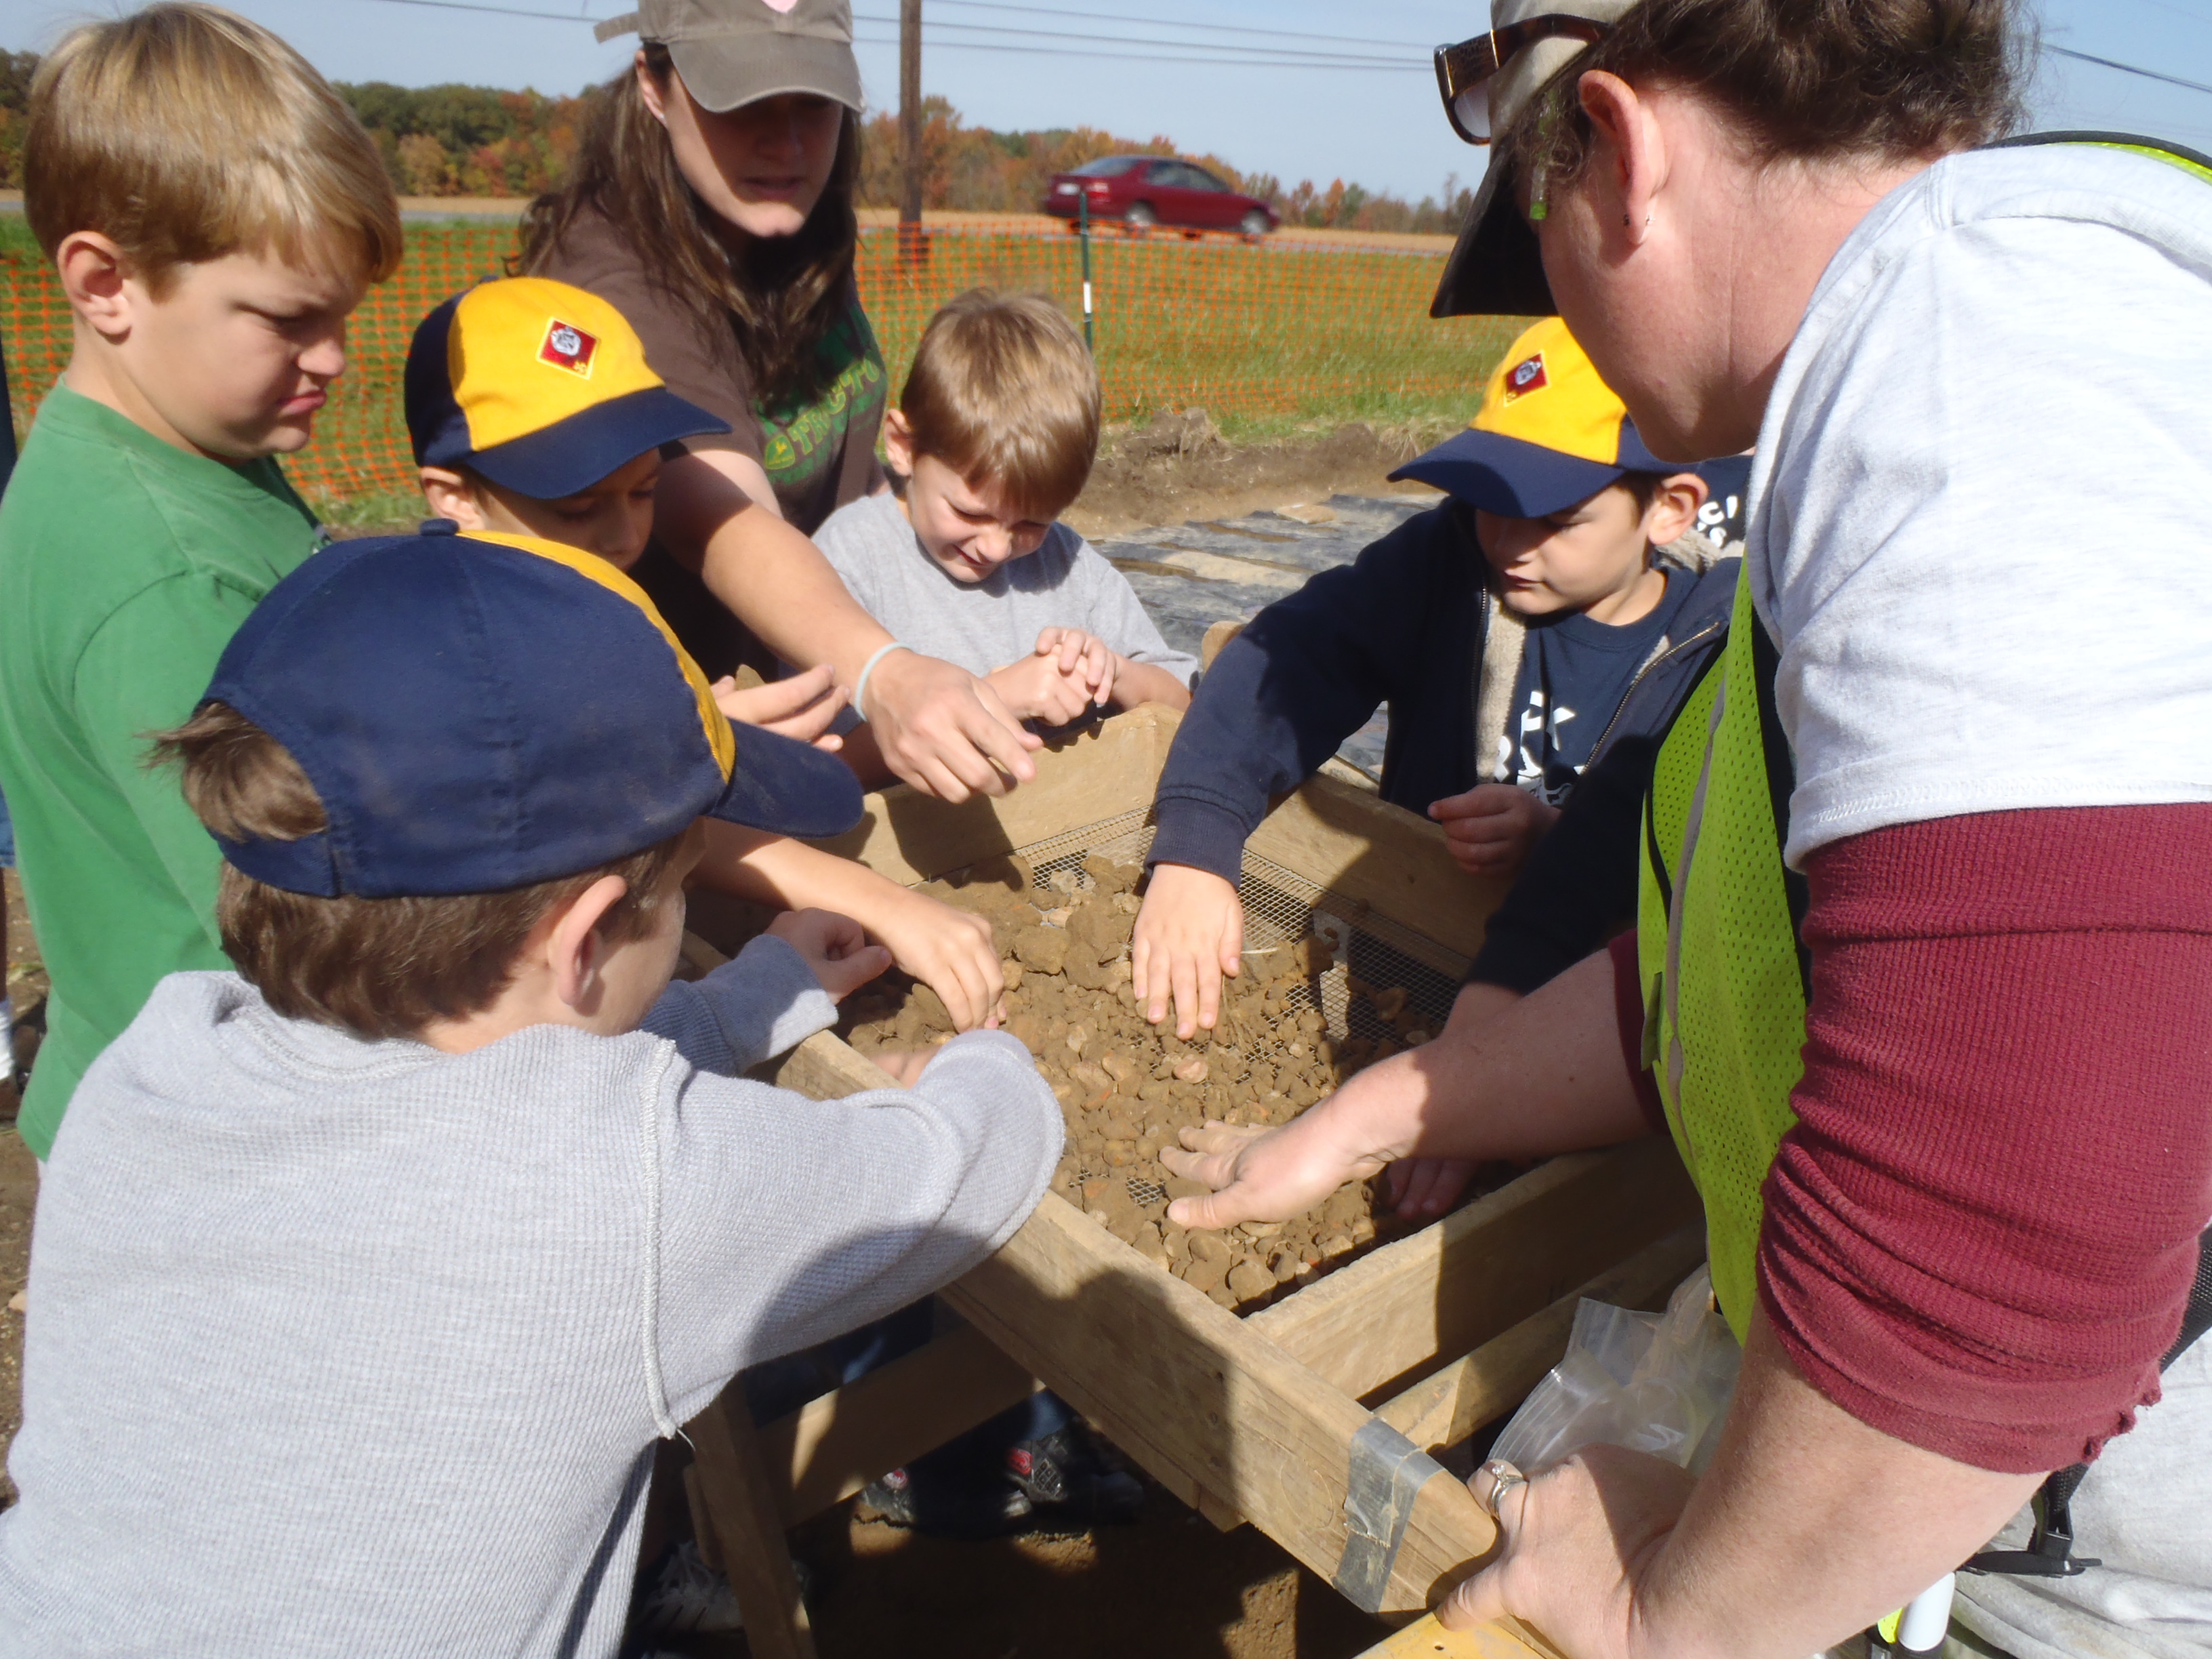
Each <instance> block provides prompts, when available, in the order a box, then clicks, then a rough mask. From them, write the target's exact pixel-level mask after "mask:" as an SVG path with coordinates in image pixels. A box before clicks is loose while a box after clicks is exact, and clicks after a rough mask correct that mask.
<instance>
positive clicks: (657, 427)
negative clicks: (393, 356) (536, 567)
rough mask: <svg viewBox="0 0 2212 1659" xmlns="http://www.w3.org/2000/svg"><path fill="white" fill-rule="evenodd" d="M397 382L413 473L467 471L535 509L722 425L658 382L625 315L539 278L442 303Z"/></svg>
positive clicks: (494, 285)
mask: <svg viewBox="0 0 2212 1659" xmlns="http://www.w3.org/2000/svg"><path fill="white" fill-rule="evenodd" d="M404 380H405V392H406V404H407V436H408V440H409V441H410V443H411V444H412V446H413V447H414V451H415V464H416V465H417V466H444V467H464V466H465V467H467V468H468V469H469V470H470V471H473V472H477V473H480V474H482V475H483V477H487V478H489V479H490V480H491V481H492V482H493V483H495V484H499V485H501V487H503V488H505V489H512V490H513V491H514V492H515V493H516V494H517V495H525V496H527V497H529V498H530V499H531V500H532V501H559V500H561V499H562V497H564V496H568V495H576V494H578V493H579V492H580V491H582V490H585V489H590V488H591V487H592V485H593V484H595V483H599V480H600V479H602V478H604V477H606V476H607V475H608V474H609V473H611V472H613V471H617V469H619V468H621V467H624V466H627V465H629V464H630V463H631V462H632V461H634V460H635V459H637V458H638V457H639V456H641V455H642V454H645V453H647V451H649V450H656V449H659V448H662V447H664V446H665V445H668V444H672V443H675V442H678V441H680V440H682V439H684V438H691V437H696V436H699V435H701V434H703V433H710V432H727V431H728V430H729V429H730V427H729V422H726V421H723V420H719V419H717V418H716V417H715V416H712V415H709V414H708V412H707V411H706V410H703V409H702V408H700V407H699V406H698V405H697V404H692V403H687V402H686V401H684V399H683V398H679V397H678V396H677V395H676V394H675V393H674V392H671V391H669V390H668V388H667V387H666V386H664V385H663V384H662V383H661V380H660V377H659V375H658V374H654V373H653V368H652V366H651V365H650V364H648V363H647V362H646V360H645V347H644V344H643V343H641V341H640V340H639V339H638V337H637V331H636V330H635V329H634V328H632V327H631V326H630V325H629V321H628V319H625V318H624V317H623V314H622V313H621V312H619V311H617V310H616V309H615V307H612V306H611V305H609V304H608V303H607V302H606V301H605V300H602V299H600V298H599V296H598V295H595V294H591V293H587V292H586V291H585V290H584V289H580V288H574V287H572V286H570V285H569V284H568V283H556V282H554V281H552V280H551V279H550V278H548V277H544V276H510V277H505V278H502V279H500V280H497V281H494V282H487V283H478V284H477V286H476V287H474V288H472V289H469V290H468V291H467V292H465V293H463V294H457V295H454V296H453V298H452V299H450V300H448V301H446V302H445V303H444V304H443V305H441V306H440V307H438V308H437V309H436V310H435V311H433V312H432V313H430V314H429V315H428V316H427V317H425V318H424V319H422V322H421V323H420V324H418V325H416V330H415V338H414V341H413V343H411V344H410V346H409V347H408V349H407V368H406V373H405V376H404Z"/></svg>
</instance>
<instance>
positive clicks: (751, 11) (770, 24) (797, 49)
mask: <svg viewBox="0 0 2212 1659" xmlns="http://www.w3.org/2000/svg"><path fill="white" fill-rule="evenodd" d="M592 33H593V34H595V35H596V36H597V37H598V38H599V39H600V40H613V39H614V38H615V37H616V36H617V35H618V34H632V33H635V34H636V35H637V36H638V37H639V38H640V39H641V40H648V41H653V42H655V43H657V44H659V45H661V46H666V47H667V48H668V51H669V53H670V55H671V57H673V58H675V60H676V72H677V73H678V75H681V76H683V77H684V88H685V89H686V90H688V91H689V92H690V94H691V95H692V96H693V97H694V98H696V99H697V100H699V102H700V103H701V105H702V106H704V107H706V108H708V109H710V110H714V111H715V112H717V113H720V112H722V111H724V110H732V109H736V108H738V106H740V105H743V104H752V103H757V102H759V101H760V100H762V99H763V98H773V97H775V96H776V95H777V94H780V93H793V92H804V93H812V94H815V95H817V97H822V98H829V99H834V100H836V102H838V103H841V104H842V105H844V106H845V107H846V108H847V109H849V110H855V111H857V110H858V109H859V108H860V64H859V62H858V61H857V60H856V59H855V58H854V56H853V8H852V4H851V0H643V3H641V5H640V6H639V7H638V9H636V10H635V11H634V12H631V13H629V14H628V15H625V16H622V17H610V18H609V19H607V21H605V22H604V23H601V24H600V25H599V27H597V28H595V29H594V30H592Z"/></svg>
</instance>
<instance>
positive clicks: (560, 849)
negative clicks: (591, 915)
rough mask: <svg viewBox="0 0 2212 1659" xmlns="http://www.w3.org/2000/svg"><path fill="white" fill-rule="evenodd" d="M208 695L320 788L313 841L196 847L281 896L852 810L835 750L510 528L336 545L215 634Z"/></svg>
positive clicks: (477, 880)
mask: <svg viewBox="0 0 2212 1659" xmlns="http://www.w3.org/2000/svg"><path fill="white" fill-rule="evenodd" d="M443 523H444V521H442V520H435V521H434V526H435V525H442V524H443ZM209 702H222V703H227V704H228V705H229V706H230V707H231V708H234V709H236V710H237V711H238V712H239V713H240V714H243V715H245V716H246V719H248V720H252V722H253V723H254V724H255V725H257V726H260V727H261V728H262V730H264V731H265V732H268V733H269V735H270V736H271V737H272V738H276V741H277V742H279V743H281V744H283V745H284V747H285V748H286V749H287V750H289V751H290V752H291V755H292V757H293V758H294V759H295V760H296V761H298V762H299V763H300V766H301V769H302V770H303V771H305V772H306V773H307V779H308V781H309V782H311V783H313V785H314V787H315V793H317V794H319V795H320V796H321V797H322V801H323V808H324V811H325V812H326V813H327V814H328V816H329V819H330V827H329V829H326V830H324V831H321V832H319V833H318V834H315V835H312V836H302V837H301V838H300V839H298V840H295V841H277V840H267V839H255V840H248V841H229V840H225V839H224V838H222V837H221V836H217V837H216V840H217V842H218V843H219V844H220V845H221V847H222V855H223V857H224V858H225V859H226V860H228V861H229V862H230V863H231V864H232V865H233V866H235V867H236V868H238V869H240V870H241V871H243V872H245V873H246V874H247V875H249V876H252V878H254V879H255V880H257V881H260V882H264V883H266V884H268V885H270V886H271V887H280V888H283V890H286V891H287V892H293V893H311V894H315V895H318V896H322V897H325V898H334V897H337V896H339V895H340V894H346V893H351V894H357V895H360V896H362V897H365V898H397V897H402V896H415V897H422V896H435V895H441V894H455V893H492V892H501V891H505V890H507V889H509V888H514V887H525V886H529V885H531V884H535V883H538V882H543V881H555V880H558V879H559V878H562V877H563V876H572V875H575V874H577V873H578V872H581V871H585V870H590V869H593V868H595V867H597V866H600V865H604V864H608V863H611V862H612V861H613V860H617V859H622V858H627V857H629V855H630V854H634V853H639V852H642V851H643V850H645V849H646V848H648V847H651V846H653V845H654V844H655V843H657V842H661V841H664V840H665V839H667V838H668V837H669V836H673V835H676V834H678V833H679V832H680V831H682V830H683V829H685V828H686V827H687V826H688V825H689V824H690V823H691V821H692V820H693V819H695V818H697V817H714V818H721V819H724V820H726V822H728V823H741V824H746V825H749V826H750V827H751V828H753V829H767V830H771V831H774V832H775V833H778V834H781V835H793V836H831V835H839V834H842V832H843V831H845V830H847V829H851V828H852V827H853V825H854V824H855V823H858V822H859V821H860V811H861V808H860V783H859V781H857V780H856V779H855V778H854V775H853V773H852V771H851V769H849V768H848V767H847V766H846V765H845V763H843V762H842V761H841V760H839V759H838V758H837V757H836V756H835V755H831V754H828V753H825V752H824V751H823V750H819V749H815V748H812V747H810V746H809V745H807V744H803V743H798V742H794V741H793V739H791V738H783V737H778V736H777V735H775V733H774V732H764V731H763V730H761V729H760V728H759V727H758V726H742V725H737V724H733V723H732V721H731V720H728V719H727V718H726V717H725V716H724V715H723V714H722V712H721V710H720V709H719V708H716V707H715V706H714V696H713V694H712V693H711V692H710V691H709V690H708V685H707V677H706V676H705V675H704V674H702V672H700V671H699V665H697V664H696V663H695V662H693V661H692V660H691V659H690V657H689V656H688V655H686V654H685V653H684V648H683V647H681V646H679V645H678V644H677V642H676V636H675V635H673V634H671V632H670V631H669V629H668V624H667V623H665V622H663V621H662V620H661V618H660V613H659V611H655V610H654V609H653V602H652V601H651V600H650V599H647V598H646V596H645V594H644V592H642V591H641V589H640V588H639V587H638V586H637V584H636V583H635V582H633V581H631V580H630V579H629V577H627V576H625V575H623V574H622V573H621V572H620V571H619V570H617V569H616V568H614V567H613V566H612V565H611V564H609V563H607V562H606V561H605V560H604V559H599V558H594V557H593V556H592V555H590V554H588V553H580V552H578V551H576V550H574V549H573V548H567V547H562V546H561V545H560V544H558V543H556V542H548V541H539V540H537V539H535V538H531V537H527V536H507V535H495V534H477V535H470V536H462V535H459V533H457V532H453V530H452V529H451V527H450V526H447V527H445V528H443V529H442V530H441V529H438V528H434V527H426V528H425V530H424V531H423V532H422V533H420V534H417V535H414V536H397V537H386V538H374V539H365V540H362V541H350V542H339V543H337V544H334V545H333V546H331V547H329V548H327V549H325V550H324V551H322V552H320V553H318V554H316V555H315V556H313V557H312V558H310V559H308V560H307V562H306V563H304V564H302V565H301V566H300V567H299V568H298V569H296V570H295V571H294V572H293V573H292V574H290V575H289V576H287V577H285V578H284V580H282V581H280V582H278V583H277V584H276V586H275V587H274V588H272V589H270V593H269V597H268V598H266V599H264V600H263V601H262V602H261V604H260V605H259V606H258V607H257V608H256V609H255V611H254V612H253V614H252V616H250V617H247V618H246V623H245V625H244V626H243V627H241V628H240V629H239V630H238V632H237V633H236V634H235V635H233V636H232V639H231V641H230V644H229V646H228V647H227V648H226V649H225V650H224V652H223V653H222V661H221V662H220V663H219V664H217V665H216V672H215V679H214V681H213V683H212V684H210V685H209V687H208V689H207V696H205V698H204V699H203V700H202V706H203V707H204V706H205V704H206V703H209Z"/></svg>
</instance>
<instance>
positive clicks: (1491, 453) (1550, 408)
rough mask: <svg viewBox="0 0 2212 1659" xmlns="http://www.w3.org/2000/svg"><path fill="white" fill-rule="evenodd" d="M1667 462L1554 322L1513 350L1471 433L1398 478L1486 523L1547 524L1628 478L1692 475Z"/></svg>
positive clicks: (1486, 395)
mask: <svg viewBox="0 0 2212 1659" xmlns="http://www.w3.org/2000/svg"><path fill="white" fill-rule="evenodd" d="M1687 471H1696V469H1695V468H1693V467H1684V466H1679V465H1675V464H1674V463H1673V462H1671V461H1662V460H1661V459H1659V458H1658V457H1657V456H1656V455H1654V454H1653V453H1651V452H1650V450H1649V449H1646V448H1645V447H1644V440H1643V439H1641V438H1639V437H1638V436H1637V435H1636V422H1633V421H1632V420H1630V419H1629V418H1628V409H1627V406H1626V404H1623V403H1622V402H1621V401H1620V398H1617V397H1615V396H1614V395H1613V388H1612V387H1610V386H1607V385H1606V383H1605V382H1604V381H1603V380H1600V379H1599V378H1598V373H1597V370H1596V369H1595V368H1593V367H1592V366H1591V363H1590V360H1589V354H1588V353H1586V352H1584V351H1583V349H1582V347H1581V346H1579V345H1577V344H1576V343H1575V337H1574V336H1573V335H1571V334H1570V333H1568V332H1567V325H1565V323H1563V322H1561V321H1560V320H1559V319H1558V318H1556V317H1547V318H1546V319H1544V320H1543V321H1542V322H1541V323H1539V324H1537V325H1536V326H1535V327H1534V328H1532V329H1530V330H1528V332H1527V333H1525V334H1523V335H1522V336H1521V337H1520V338H1519V339H1517V340H1516V341H1514V343H1513V344H1512V347H1511V349H1509V350H1508V351H1507V352H1506V354H1505V359H1504V362H1501V363H1499V364H1498V368H1497V369H1496V371H1495V372H1494V373H1493V374H1492V375H1491V377H1490V384H1489V385H1488V386H1486V387H1484V389H1483V393H1482V407H1481V409H1480V410H1479V411H1478V412H1477V413H1476V415H1475V417H1474V421H1473V422H1470V423H1469V425H1468V429H1467V430H1466V431H1464V432H1462V433H1459V434H1457V435H1455V436H1453V437H1450V438H1447V439H1446V440H1445V441H1443V442H1442V443H1440V444H1438V445H1437V447H1435V448H1434V449H1431V450H1430V451H1429V452H1428V453H1426V454H1424V455H1417V456H1415V457H1414V458H1413V459H1412V460H1410V461H1408V462H1407V463H1406V465H1403V466H1401V467H1400V468H1399V469H1398V470H1397V471H1395V472H1393V473H1392V474H1391V475H1390V476H1391V477H1393V478H1394V479H1395V478H1412V479H1414V480H1416V481H1418V482H1419V483H1425V484H1433V485H1434V486H1435V487H1436V488H1437V489H1441V490H1443V491H1444V492H1445V493H1446V494H1448V495H1455V496H1457V497H1458V498H1459V499H1460V500H1461V501H1465V502H1467V503H1468V505H1470V506H1473V507H1480V508H1481V509H1482V510H1483V511H1484V512H1486V513H1498V515H1499V516H1501V517H1503V518H1508V519H1541V518H1542V517H1544V516H1545V515H1546V514H1547V513H1557V512H1559V510H1560V509H1561V508H1563V507H1572V506H1573V505H1574V504H1575V503H1576V502H1577V501H1587V500H1588V499H1589V497H1590V496H1592V495H1596V494H1597V492H1598V491H1599V490H1601V489H1604V488H1605V487H1606V486H1607V484H1609V483H1613V481H1614V480H1615V479H1617V478H1618V477H1620V475H1621V474H1622V473H1624V472H1687Z"/></svg>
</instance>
